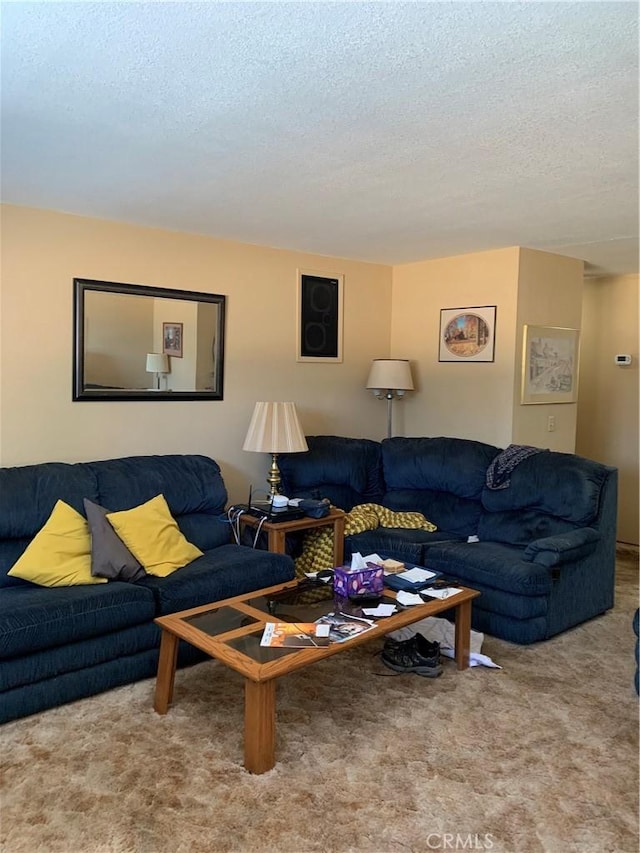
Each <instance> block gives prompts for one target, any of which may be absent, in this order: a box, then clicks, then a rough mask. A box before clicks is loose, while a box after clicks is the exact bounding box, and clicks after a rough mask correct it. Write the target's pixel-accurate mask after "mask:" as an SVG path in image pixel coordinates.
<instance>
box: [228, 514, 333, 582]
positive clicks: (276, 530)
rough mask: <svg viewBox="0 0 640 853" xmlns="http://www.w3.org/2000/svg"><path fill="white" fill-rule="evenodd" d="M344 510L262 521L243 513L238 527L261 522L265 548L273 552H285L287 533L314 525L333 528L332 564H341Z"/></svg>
mask: <svg viewBox="0 0 640 853" xmlns="http://www.w3.org/2000/svg"><path fill="white" fill-rule="evenodd" d="M344 516H345V514H344V512H343V510H341V509H335V508H333V507H332V508H331V510H330V511H329V515H325V516H324V517H323V518H310V517H309V516H304V517H303V518H296V519H295V520H294V521H264V522H262V519H260V518H258V517H257V516H255V515H249V513H243V514H242V515H241V516H240V529H241V530H242V527H243V526H245V525H246V526H247V527H253V528H255V529H257V528H258V526H259V525H260V523H261V522H262V527H261V532H262V531H263V530H264V531H265V533H266V534H267V549H268V550H269V551H272V552H273V553H274V554H284V553H285V541H286V537H287V533H295V532H297V531H300V530H313V529H314V528H315V527H332V528H333V566H327V568H334V567H335V566H341V565H342V563H343V560H344Z"/></svg>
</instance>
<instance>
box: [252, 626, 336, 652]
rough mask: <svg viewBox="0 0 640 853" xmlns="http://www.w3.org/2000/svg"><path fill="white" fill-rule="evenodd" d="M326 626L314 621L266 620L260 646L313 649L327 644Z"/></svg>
mask: <svg viewBox="0 0 640 853" xmlns="http://www.w3.org/2000/svg"><path fill="white" fill-rule="evenodd" d="M330 642H331V640H330V638H329V628H328V626H323V625H318V624H317V623H316V622H267V624H266V625H265V626H264V632H263V634H262V639H261V640H260V645H261V646H269V647H270V648H280V649H313V648H318V647H319V646H328V645H329V643H330Z"/></svg>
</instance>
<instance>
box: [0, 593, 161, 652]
mask: <svg viewBox="0 0 640 853" xmlns="http://www.w3.org/2000/svg"><path fill="white" fill-rule="evenodd" d="M154 616H155V605H154V600H153V595H152V594H151V593H150V591H149V590H148V589H144V588H143V587H139V586H137V585H134V584H128V583H121V582H119V581H114V582H113V583H105V584H98V585H96V586H70V587H60V588H56V589H47V588H44V587H37V586H32V585H31V584H29V586H24V587H23V586H20V587H18V586H16V587H10V588H8V589H5V590H3V591H2V595H0V658H10V657H15V656H17V655H26V654H29V653H30V652H35V651H38V650H39V649H47V648H50V647H53V646H59V645H62V644H67V643H73V642H76V641H79V640H84V639H87V638H89V637H98V636H100V635H101V634H108V633H110V632H112V631H117V630H119V629H121V628H126V627H129V626H131V625H140V624H141V623H143V622H148V621H149V620H152V619H153V618H154Z"/></svg>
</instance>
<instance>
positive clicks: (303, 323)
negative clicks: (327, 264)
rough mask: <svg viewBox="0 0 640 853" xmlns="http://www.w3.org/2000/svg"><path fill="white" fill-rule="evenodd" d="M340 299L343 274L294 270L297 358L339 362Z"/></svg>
mask: <svg viewBox="0 0 640 853" xmlns="http://www.w3.org/2000/svg"><path fill="white" fill-rule="evenodd" d="M343 302H344V276H343V275H332V274H328V273H320V272H312V271H311V270H298V271H297V314H298V322H297V332H296V341H297V343H296V361H316V362H324V363H327V362H341V361H342V330H343V318H342V314H343Z"/></svg>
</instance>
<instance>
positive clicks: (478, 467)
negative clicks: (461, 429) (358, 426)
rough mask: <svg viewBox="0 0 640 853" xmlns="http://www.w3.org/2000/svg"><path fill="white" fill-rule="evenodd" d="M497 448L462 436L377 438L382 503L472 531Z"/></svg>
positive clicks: (457, 530) (440, 526)
mask: <svg viewBox="0 0 640 853" xmlns="http://www.w3.org/2000/svg"><path fill="white" fill-rule="evenodd" d="M499 452H500V449H499V448H498V447H494V446H493V445H490V444H484V443H482V442H480V441H470V440H467V439H462V438H443V437H438V438H387V439H384V441H383V442H382V467H383V474H384V481H385V485H386V489H387V491H386V493H385V496H384V499H383V503H384V505H385V506H388V507H389V508H390V509H394V510H416V511H418V512H421V513H423V515H425V516H426V517H427V518H428V519H429V521H432V522H433V523H434V524H436V525H437V526H438V529H439V530H444V531H448V532H450V533H454V534H456V535H457V536H470V535H472V534H475V533H477V528H478V521H479V518H480V512H481V504H480V496H481V495H482V489H483V486H484V483H485V478H486V473H487V468H488V467H489V464H490V463H491V461H492V460H493V459H494V458H495V456H496V455H497V454H498V453H499Z"/></svg>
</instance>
